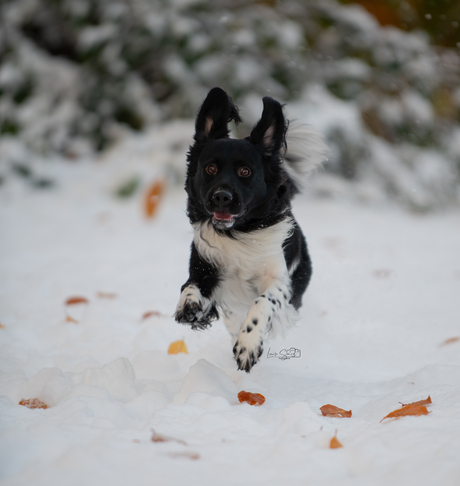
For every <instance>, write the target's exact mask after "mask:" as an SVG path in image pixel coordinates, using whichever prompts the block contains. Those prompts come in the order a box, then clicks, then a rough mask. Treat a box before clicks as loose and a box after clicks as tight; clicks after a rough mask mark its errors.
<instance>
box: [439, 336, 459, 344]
mask: <svg viewBox="0 0 460 486" xmlns="http://www.w3.org/2000/svg"><path fill="white" fill-rule="evenodd" d="M457 341H460V336H455V337H451V338H449V339H446V340H445V341H443V342H442V343H441V344H440V346H446V345H447V344H453V343H456V342H457Z"/></svg>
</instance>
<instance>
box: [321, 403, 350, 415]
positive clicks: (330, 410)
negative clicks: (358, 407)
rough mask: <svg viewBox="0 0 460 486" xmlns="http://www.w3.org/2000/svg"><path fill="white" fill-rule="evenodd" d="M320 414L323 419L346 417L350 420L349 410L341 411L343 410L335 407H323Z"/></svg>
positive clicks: (328, 405)
mask: <svg viewBox="0 0 460 486" xmlns="http://www.w3.org/2000/svg"><path fill="white" fill-rule="evenodd" d="M320 410H321V413H322V414H323V415H324V416H325V417H342V418H344V417H346V418H350V417H351V410H348V411H347V410H343V408H338V407H336V406H335V405H330V404H327V405H323V406H322V407H321V408H320Z"/></svg>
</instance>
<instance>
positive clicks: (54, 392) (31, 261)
mask: <svg viewBox="0 0 460 486" xmlns="http://www.w3.org/2000/svg"><path fill="white" fill-rule="evenodd" d="M192 126H193V123H192V122H191V121H187V122H185V121H184V122H175V123H174V124H172V125H165V126H163V127H161V129H157V130H152V131H151V132H150V133H148V134H145V135H140V136H137V137H130V138H126V139H125V140H124V141H123V142H122V143H121V144H120V145H119V146H118V147H114V148H113V150H112V151H110V152H108V153H106V154H104V156H103V157H101V158H100V159H99V160H96V159H94V160H91V159H88V160H80V161H78V162H71V163H69V162H65V161H56V160H55V161H54V162H53V161H42V160H38V159H37V160H36V161H34V162H35V163H34V170H36V171H38V172H40V170H42V172H43V173H46V174H47V175H48V176H51V175H52V176H53V177H54V179H55V181H56V184H55V187H54V188H52V189H47V190H41V191H39V190H33V189H31V188H30V187H29V186H28V185H27V184H26V183H25V182H24V180H19V179H14V180H13V179H12V178H10V179H9V180H8V181H7V183H5V184H4V185H3V186H2V187H1V188H0V224H1V227H2V238H1V240H0V251H1V255H2V258H1V260H0V279H1V281H2V283H3V285H2V287H1V290H0V323H1V324H2V325H3V327H2V328H0V338H1V339H0V343H1V348H0V366H1V367H0V370H1V374H0V395H1V398H0V408H1V411H0V424H1V428H0V430H1V432H0V477H1V478H2V485H8V486H10V485H21V484H27V483H32V484H35V485H39V486H41V485H43V486H44V485H47V486H49V485H58V484H63V483H65V484H69V485H81V484H85V485H96V484H97V485H99V484H111V485H118V484H120V485H124V484H128V483H129V484H136V485H144V484H145V485H147V484H149V485H150V484H171V485H176V484H177V485H179V484H184V483H187V484H190V483H191V484H201V485H203V486H207V485H213V484H238V483H240V482H244V483H248V484H264V483H265V484H276V483H283V484H285V483H289V484H295V485H301V484H307V483H308V484H321V485H339V484H340V485H369V484H372V485H374V484H376V485H379V484H382V485H384V484H385V485H386V484H392V485H404V486H409V485H417V486H419V485H428V484H430V485H431V484H443V485H447V486H456V485H458V484H460V465H459V461H458V457H459V454H460V418H459V417H460V352H459V346H460V342H459V341H457V342H454V343H451V344H448V345H442V343H443V341H444V340H446V339H448V338H451V337H455V336H459V335H460V326H459V317H458V316H459V315H460V300H459V298H458V296H459V295H460V261H459V257H458V248H459V247H460V232H459V230H458V229H459V228H460V212H459V210H458V209H444V210H443V211H438V212H434V213H428V214H420V213H417V214H416V213H409V212H406V211H404V210H402V209H401V208H397V207H394V206H392V205H391V204H390V203H389V202H388V200H384V201H385V202H383V203H382V202H380V203H376V202H375V203H373V204H370V203H368V204H367V205H363V204H362V203H358V202H357V201H356V199H355V200H353V199H349V198H344V197H339V196H337V197H336V198H335V199H330V198H328V199H327V198H319V197H316V198H314V197H312V195H311V194H312V193H315V184H316V182H315V180H313V182H312V186H311V189H310V190H309V191H307V192H309V194H307V195H303V196H299V197H298V198H297V199H296V201H295V205H294V214H295V215H296V217H297V219H298V221H299V223H300V225H301V226H302V228H303V229H304V232H305V234H306V235H307V240H308V243H309V248H310V252H311V255H312V259H313V264H314V275H313V279H312V282H311V285H310V287H309V289H308V291H307V294H306V296H305V299H304V305H303V307H302V309H301V319H300V321H299V323H298V325H297V327H296V328H294V329H293V330H292V331H291V332H290V333H289V334H287V336H285V337H284V338H281V337H279V338H275V339H273V340H271V341H270V342H268V341H267V342H266V343H265V351H264V354H263V356H262V359H261V362H260V363H259V364H258V365H257V366H256V367H255V368H254V369H253V371H252V372H251V373H250V374H246V373H244V372H240V371H237V370H236V366H235V362H234V360H233V357H232V351H231V341H230V336H229V335H228V333H227V331H226V330H225V328H224V326H223V324H222V323H221V322H220V321H218V322H216V323H214V324H213V326H212V328H211V329H208V330H206V331H202V332H195V331H192V330H191V329H189V328H188V327H186V326H182V325H179V324H176V323H175V322H174V320H173V318H172V317H171V315H172V314H173V312H174V309H175V306H176V303H177V299H178V297H179V291H180V286H181V285H182V284H183V283H184V282H185V280H186V278H187V264H188V257H189V255H188V252H189V245H190V242H191V238H192V232H191V228H190V226H189V223H188V221H187V218H186V216H185V194H184V192H183V190H182V187H181V184H182V182H180V183H178V182H177V181H181V177H182V176H183V165H181V164H185V162H184V159H185V157H184V154H185V151H186V146H187V144H188V143H189V139H190V137H191V134H192V130H191V127H192ZM3 148H4V149H5V146H3ZM9 151H10V152H9V153H14V152H16V153H21V149H20V147H14V143H12V142H11V145H10V146H9ZM4 153H5V152H4ZM434 155H435V154H433V157H434ZM427 157H429V153H428V155H427ZM433 160H434V159H433ZM432 163H433V164H435V163H436V162H435V161H433V162H432ZM426 164H427V167H428V166H429V161H427V162H426ZM40 167H41V168H42V169H40ZM427 170H428V169H427ZM132 175H137V176H138V177H139V178H140V180H141V181H142V182H141V186H140V190H139V191H138V192H137V193H136V194H135V195H134V197H132V198H131V199H127V200H121V199H116V198H114V196H113V191H114V188H115V187H117V186H118V185H119V183H121V182H122V181H123V180H125V179H126V178H129V177H131V176H132ZM160 176H165V177H167V178H168V181H169V186H168V190H167V193H166V196H165V198H164V200H163V201H162V204H161V207H160V211H159V214H158V216H157V217H156V219H154V220H146V219H145V218H144V216H143V214H142V211H141V208H142V191H143V190H145V187H146V185H147V183H148V182H151V181H152V180H154V179H155V178H157V177H160ZM319 179H321V178H320V177H318V180H319ZM174 181H176V182H174ZM347 187H348V190H349V191H352V190H353V186H347ZM317 192H318V191H316V193H317ZM98 292H111V293H115V294H116V295H115V296H114V297H113V298H107V297H105V298H104V297H98ZM74 295H81V296H85V297H87V298H88V299H89V304H79V305H76V306H74V307H72V308H70V306H68V307H69V308H68V309H65V306H64V301H65V299H66V298H68V297H70V296H74ZM151 310H155V311H157V312H159V313H160V316H151V317H149V318H147V319H142V316H143V314H144V313H145V312H146V311H151ZM67 312H68V313H69V314H70V315H71V316H72V317H73V318H74V319H75V320H77V321H78V322H77V323H73V322H66V314H67ZM178 339H183V340H184V341H185V343H186V345H187V347H188V351H189V354H178V355H168V354H167V349H168V346H169V344H170V343H171V342H173V341H175V340H178ZM291 347H295V348H296V349H299V350H300V351H301V356H300V357H299V358H293V359H289V360H280V359H277V358H269V357H268V355H267V353H268V351H269V350H270V352H271V353H273V352H280V351H281V350H282V349H289V348H291ZM240 390H246V391H252V392H257V393H262V394H263V395H264V396H265V397H266V402H265V403H264V404H263V405H262V406H260V407H251V406H250V405H248V404H240V403H239V402H238V399H237V393H238V392H239V391H240ZM428 395H431V397H432V400H433V404H432V405H430V406H429V410H430V412H431V413H430V414H429V415H427V416H422V417H405V418H402V419H400V420H395V421H391V420H386V421H383V422H380V421H381V419H382V418H383V417H384V416H385V415H387V414H388V413H389V412H391V411H393V410H395V409H397V408H398V407H399V406H400V405H399V402H404V403H409V402H412V401H416V400H420V399H424V398H426V397H427V396H428ZM22 398H25V399H27V398H39V399H40V400H42V401H44V402H45V403H47V404H48V405H49V406H50V408H48V409H46V410H42V409H37V410H30V409H28V408H26V407H23V406H20V405H18V402H19V401H20V400H21V399H22ZM327 403H331V404H333V405H336V406H339V407H341V408H344V409H346V410H350V409H351V410H352V412H353V416H352V417H351V418H349V419H348V418H347V419H345V418H342V419H341V418H326V417H323V416H322V415H321V414H320V410H319V408H320V407H321V406H322V405H325V404H327ZM152 430H154V431H155V432H156V434H160V435H161V436H163V437H165V439H168V438H169V440H165V441H164V442H152V441H151V436H152ZM335 434H337V437H338V439H339V440H340V442H341V443H342V444H343V448H342V449H336V450H331V449H329V447H328V444H329V441H330V439H331V438H332V437H333V436H334V435H335Z"/></svg>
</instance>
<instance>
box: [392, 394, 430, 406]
mask: <svg viewBox="0 0 460 486" xmlns="http://www.w3.org/2000/svg"><path fill="white" fill-rule="evenodd" d="M399 403H400V404H401V406H402V407H408V406H409V405H429V404H430V403H433V402H432V401H431V396H429V395H428V398H425V400H419V401H418V402H412V403H402V402H399Z"/></svg>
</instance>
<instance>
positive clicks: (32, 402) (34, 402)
mask: <svg viewBox="0 0 460 486" xmlns="http://www.w3.org/2000/svg"><path fill="white" fill-rule="evenodd" d="M19 405H23V406H24V407H27V408H31V409H34V408H43V409H46V408H48V405H47V404H46V403H44V402H42V401H41V400H39V399H38V398H28V399H25V398H23V399H22V400H21V401H20V402H19Z"/></svg>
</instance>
